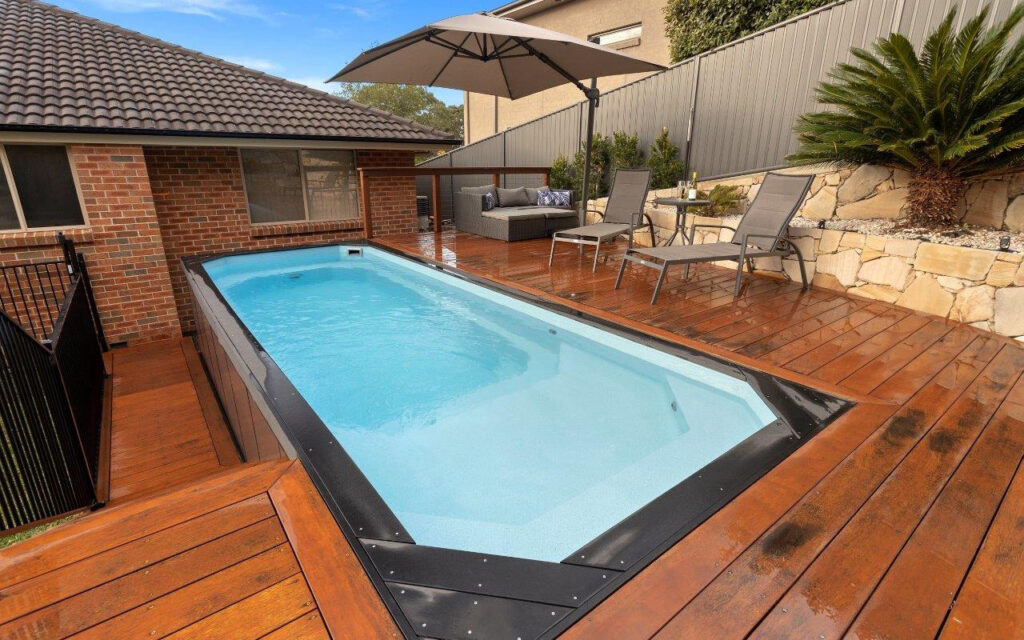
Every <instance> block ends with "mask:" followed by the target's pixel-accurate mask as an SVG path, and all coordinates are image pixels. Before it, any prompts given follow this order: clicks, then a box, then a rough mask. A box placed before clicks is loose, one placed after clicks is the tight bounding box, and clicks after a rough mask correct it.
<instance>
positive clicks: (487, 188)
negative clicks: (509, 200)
mask: <svg viewBox="0 0 1024 640" xmlns="http://www.w3.org/2000/svg"><path fill="white" fill-rule="evenodd" d="M459 191H460V193H472V194H476V195H478V196H482V195H484V194H485V193H489V194H491V197H493V198H494V202H495V204H497V202H498V189H497V188H496V187H495V186H494V185H493V184H487V185H484V186H482V187H462V189H460V190H459Z"/></svg>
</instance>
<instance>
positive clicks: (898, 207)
mask: <svg viewBox="0 0 1024 640" xmlns="http://www.w3.org/2000/svg"><path fill="white" fill-rule="evenodd" d="M906 203H907V189H893V190H892V191H886V192H885V193H880V194H878V195H877V196H873V197H871V198H868V199H866V200H860V201H857V202H851V203H849V204H843V203H842V201H841V199H840V203H839V207H838V208H836V217H837V218H839V219H840V220H863V219H867V218H890V219H891V218H898V217H900V214H902V213H903V207H904V206H905V205H906Z"/></svg>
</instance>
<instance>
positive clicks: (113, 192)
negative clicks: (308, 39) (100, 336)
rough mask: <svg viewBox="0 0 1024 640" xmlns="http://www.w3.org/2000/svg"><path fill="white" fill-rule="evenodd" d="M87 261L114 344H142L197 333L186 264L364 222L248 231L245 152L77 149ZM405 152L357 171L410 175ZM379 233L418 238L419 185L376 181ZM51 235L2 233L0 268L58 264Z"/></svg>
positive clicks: (330, 234)
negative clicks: (192, 258) (404, 169)
mask: <svg viewBox="0 0 1024 640" xmlns="http://www.w3.org/2000/svg"><path fill="white" fill-rule="evenodd" d="M70 152H71V161H72V164H73V166H74V169H75V172H76V175H77V176H78V179H79V184H80V186H81V190H82V196H83V200H84V203H85V210H86V216H87V218H88V228H85V229H74V230H69V231H68V232H67V233H66V235H68V236H69V237H71V238H72V239H73V240H75V242H76V244H77V246H78V247H79V250H81V251H82V253H84V254H85V255H86V263H87V265H88V266H89V274H90V276H91V278H92V283H93V287H94V289H95V292H96V300H97V305H98V307H99V311H100V316H101V318H102V320H103V326H104V330H105V331H106V333H107V339H108V340H109V341H110V342H111V343H119V342H144V341H150V340H156V339H160V338H166V337H173V336H178V335H180V334H181V331H182V330H183V329H184V330H186V331H189V330H192V329H193V328H194V326H193V322H192V309H191V305H190V303H189V297H188V291H187V287H186V284H185V278H184V274H183V272H182V270H181V266H180V259H181V258H182V257H183V256H188V255H202V254H210V253H220V252H225V251H235V250H251V249H264V248H275V247H289V246H299V245H306V244H316V243H323V242H331V241H337V240H343V239H351V238H359V237H363V231H362V219H361V218H359V219H356V220H349V221H326V222H314V223H306V222H301V223H282V224H275V225H258V226H254V225H250V224H249V215H248V210H247V207H246V202H245V193H244V190H243V187H242V174H241V168H240V165H239V160H238V152H237V150H236V149H234V148H227V147H224V148H216V147H146V148H145V149H143V148H142V147H139V146H130V145H75V146H71V147H70ZM413 158H414V154H413V152H406V151H359V152H357V153H356V163H357V165H358V166H378V167H380V166H412V164H413ZM371 187H372V192H371V196H370V197H371V203H372V206H373V211H374V233H375V234H376V235H385V234H388V233H402V232H410V231H415V230H416V184H415V179H414V178H382V179H374V181H373V183H372V184H371ZM54 235H55V234H54V232H53V231H32V232H25V233H4V234H0V264H10V263H13V262H27V261H39V260H50V259H59V258H60V256H61V253H60V249H59V248H58V247H57V246H56V244H55V242H54Z"/></svg>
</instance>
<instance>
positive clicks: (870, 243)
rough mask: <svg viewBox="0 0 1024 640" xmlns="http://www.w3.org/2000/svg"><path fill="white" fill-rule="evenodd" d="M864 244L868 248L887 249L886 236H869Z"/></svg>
mask: <svg viewBox="0 0 1024 640" xmlns="http://www.w3.org/2000/svg"><path fill="white" fill-rule="evenodd" d="M864 246H865V247H867V248H868V249H875V250H877V251H885V236H867V238H866V239H865V240H864Z"/></svg>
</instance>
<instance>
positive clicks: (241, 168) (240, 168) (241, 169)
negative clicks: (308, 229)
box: [235, 147, 362, 227]
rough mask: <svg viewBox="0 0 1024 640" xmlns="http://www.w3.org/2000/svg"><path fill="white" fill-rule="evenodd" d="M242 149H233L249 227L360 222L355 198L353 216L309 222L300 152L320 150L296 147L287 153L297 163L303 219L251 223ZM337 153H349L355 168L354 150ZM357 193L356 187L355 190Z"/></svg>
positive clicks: (307, 195) (359, 212)
mask: <svg viewBox="0 0 1024 640" xmlns="http://www.w3.org/2000/svg"><path fill="white" fill-rule="evenodd" d="M244 148H245V149H251V150H254V151H264V150H266V151H281V148H280V147H244ZM242 149H243V147H238V148H237V149H235V151H236V154H237V156H238V171H239V173H241V174H242V193H243V194H244V195H245V212H246V214H247V215H248V216H249V225H250V226H253V227H272V226H276V225H282V224H317V223H336V222H349V221H352V220H361V219H362V218H361V216H362V211H360V207H361V206H362V205H361V204H360V203H359V198H358V197H357V198H356V213H355V215H354V216H352V217H349V218H328V219H325V220H311V219H310V217H309V194H308V188H307V186H306V166H305V165H304V164H303V163H302V152H303V151H319V150H320V149H305V148H298V147H288V148H287V149H286V150H287V151H294V152H295V155H296V158H297V159H298V161H299V181H300V183H301V188H302V212H303V214H304V217H303V218H302V219H301V220H275V221H271V222H253V219H252V205H251V204H250V202H249V187H248V186H246V184H245V166H244V165H243V164H242ZM338 151H351V152H352V162H353V167H354V166H355V160H356V151H355V150H354V149H338ZM356 189H357V191H358V187H357V188H356Z"/></svg>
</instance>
